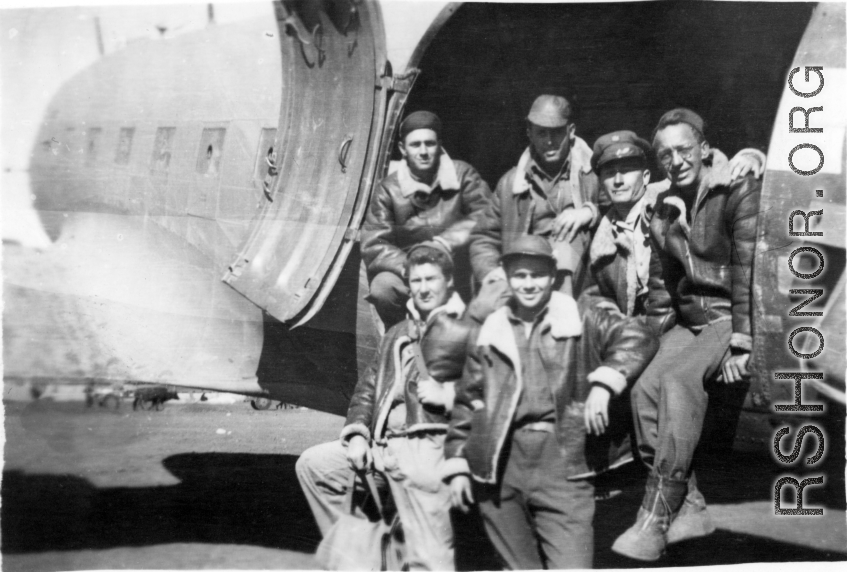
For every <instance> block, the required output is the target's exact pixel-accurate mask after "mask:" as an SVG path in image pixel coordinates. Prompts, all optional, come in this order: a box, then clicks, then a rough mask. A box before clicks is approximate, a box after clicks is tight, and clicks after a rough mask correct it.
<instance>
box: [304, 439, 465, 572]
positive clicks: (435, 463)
mask: <svg viewBox="0 0 847 572" xmlns="http://www.w3.org/2000/svg"><path fill="white" fill-rule="evenodd" d="M380 443H381V444H379V445H374V446H373V447H372V449H371V450H372V452H373V455H374V465H375V466H376V467H378V470H377V471H375V475H374V476H375V477H376V479H375V480H376V481H377V486H378V487H379V488H383V489H384V488H385V487H387V488H388V489H389V490H390V491H391V496H392V498H393V499H394V504H395V506H396V507H397V514H398V515H399V516H400V522H401V524H402V526H403V534H404V536H405V539H406V561H407V563H408V564H409V569H410V570H453V569H454V568H455V565H454V555H453V526H452V524H451V521H450V489H449V487H448V486H447V485H446V484H445V483H443V482H442V481H441V479H440V478H439V475H440V470H441V466H442V464H443V462H444V434H443V433H440V434H431V433H424V434H421V435H417V436H410V437H395V438H389V439H386V440H384V441H381V442H380ZM296 471H297V478H298V479H299V480H300V486H301V487H302V488H303V492H304V493H305V495H306V499H307V500H308V502H309V506H310V507H311V509H312V513H313V514H314V515H315V520H316V521H317V523H318V527H319V528H320V530H321V534H322V535H325V534H326V532H327V531H328V530H329V528H330V527H331V526H332V525H333V524H334V523H335V522H336V521H337V520H338V518H339V515H340V514H342V511H343V510H344V509H343V506H344V499H345V495H346V494H347V490H348V487H349V483H350V476H351V474H352V472H353V469H352V468H351V466H350V463H349V462H348V461H347V454H346V449H345V448H344V445H343V444H342V443H341V441H333V442H330V443H323V444H321V445H316V446H315V447H311V448H309V449H307V450H306V451H305V452H304V453H303V454H302V455H301V456H300V458H299V459H298V460H297V464H296ZM359 486H362V485H361V484H360V483H358V482H357V488H358V487H359ZM357 516H360V517H361V518H366V517H365V515H364V514H363V513H361V512H359V513H358V514H357Z"/></svg>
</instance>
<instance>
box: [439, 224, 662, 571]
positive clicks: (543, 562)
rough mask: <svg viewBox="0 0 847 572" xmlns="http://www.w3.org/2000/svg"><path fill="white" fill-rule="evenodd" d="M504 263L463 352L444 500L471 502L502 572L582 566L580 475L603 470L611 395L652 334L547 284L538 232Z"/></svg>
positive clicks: (589, 508)
mask: <svg viewBox="0 0 847 572" xmlns="http://www.w3.org/2000/svg"><path fill="white" fill-rule="evenodd" d="M502 264H503V268H504V271H505V274H506V276H507V284H508V286H509V289H510V295H509V298H508V300H507V302H506V304H505V305H503V306H502V307H500V308H499V309H498V310H496V311H494V312H493V313H492V314H490V315H489V316H488V317H487V318H486V320H485V322H484V323H483V325H482V327H481V328H480V330H479V335H478V337H477V339H476V343H475V344H473V345H472V347H471V349H470V351H469V353H468V360H467V363H466V365H465V372H464V374H463V376H462V379H461V380H460V381H459V383H458V384H457V388H456V397H455V403H454V405H453V412H452V416H451V419H450V429H449V431H448V434H447V441H446V443H445V453H446V456H447V460H446V461H445V463H444V467H443V469H442V474H443V476H444V479H445V480H447V481H448V482H449V483H450V490H451V497H452V502H453V506H455V507H457V508H459V509H460V510H467V509H468V507H469V505H470V504H471V503H473V502H474V501H476V502H478V503H479V509H480V513H481V515H482V518H483V522H484V524H485V528H486V531H487V532H488V536H489V538H490V539H491V541H492V543H493V544H494V546H495V548H496V549H497V553H498V555H499V556H500V558H501V560H502V562H503V564H504V566H505V567H506V568H507V569H513V570H514V569H540V568H589V567H591V565H592V562H593V556H594V545H593V541H594V540H593V539H594V533H593V528H592V519H593V515H594V486H593V484H592V483H591V481H590V480H589V479H588V477H590V476H592V475H593V474H595V473H596V472H597V471H601V470H603V469H605V468H607V467H608V466H609V462H610V457H609V452H610V451H609V447H608V445H609V443H608V441H607V440H606V439H605V435H604V433H605V430H606V427H607V426H608V424H609V415H608V406H609V402H610V400H611V399H613V398H614V396H617V395H619V394H620V393H621V391H623V390H624V389H625V388H626V387H627V384H628V383H629V382H631V381H634V379H635V378H636V377H637V376H638V375H639V374H640V373H641V371H642V370H643V369H644V367H645V366H646V365H647V363H648V362H649V361H650V359H651V358H652V357H653V354H654V353H655V352H656V349H657V347H658V340H657V339H656V337H655V335H654V334H653V333H652V332H651V330H650V328H649V327H648V326H647V325H646V324H643V323H642V322H639V321H637V320H634V319H631V318H627V317H625V316H623V315H621V314H620V313H619V312H608V311H605V310H602V309H596V308H593V307H588V306H578V305H577V303H576V302H575V301H574V299H573V298H572V297H571V296H569V295H567V294H564V293H561V292H556V291H554V280H555V274H556V268H557V264H556V258H555V257H554V255H553V248H552V247H551V244H550V241H549V240H548V239H547V238H544V237H541V236H534V235H524V236H521V237H517V238H515V239H514V240H511V241H510V242H509V243H508V245H507V246H506V249H505V252H504V254H503V256H502ZM471 479H473V480H474V481H475V483H474V486H473V487H472V486H471Z"/></svg>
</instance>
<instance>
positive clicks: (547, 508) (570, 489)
mask: <svg viewBox="0 0 847 572" xmlns="http://www.w3.org/2000/svg"><path fill="white" fill-rule="evenodd" d="M507 454H508V459H507V461H506V467H505V472H504V474H503V478H502V485H501V486H500V487H499V490H496V487H493V486H485V487H481V489H482V490H480V494H479V495H478V496H479V510H480V513H481V514H482V519H483V522H484V524H485V529H486V532H488V536H489V538H490V539H491V542H492V544H494V547H495V548H496V550H497V552H498V554H499V556H500V558H501V560H502V561H503V565H504V566H505V567H506V568H507V569H511V570H527V569H535V570H537V569H540V568H548V569H562V568H591V566H592V564H593V561H594V529H593V527H592V520H593V519H594V485H593V484H592V483H591V482H590V481H585V480H581V481H568V480H567V479H565V478H564V475H565V474H566V471H567V467H566V465H565V461H564V459H563V457H562V455H561V453H560V451H559V446H558V444H557V442H556V436H555V435H554V434H553V433H547V432H541V431H528V430H517V431H515V432H514V434H513V437H512V441H511V448H510V450H509V452H508V453H507Z"/></svg>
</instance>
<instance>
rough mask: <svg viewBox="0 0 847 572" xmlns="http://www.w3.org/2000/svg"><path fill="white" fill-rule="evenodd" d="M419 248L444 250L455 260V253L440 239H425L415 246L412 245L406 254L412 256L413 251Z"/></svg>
mask: <svg viewBox="0 0 847 572" xmlns="http://www.w3.org/2000/svg"><path fill="white" fill-rule="evenodd" d="M419 248H431V249H433V250H437V251H439V252H443V253H444V254H446V255H447V256H449V257H450V260H453V255H452V253H451V252H450V249H449V248H447V246H446V245H445V244H444V243H442V242H440V241H438V240H425V241H423V242H419V243H417V244H415V245H414V246H412V248H410V249H409V251H408V252H407V253H406V255H407V256H409V257H411V256H412V253H413V252H414V251H416V250H418V249H419Z"/></svg>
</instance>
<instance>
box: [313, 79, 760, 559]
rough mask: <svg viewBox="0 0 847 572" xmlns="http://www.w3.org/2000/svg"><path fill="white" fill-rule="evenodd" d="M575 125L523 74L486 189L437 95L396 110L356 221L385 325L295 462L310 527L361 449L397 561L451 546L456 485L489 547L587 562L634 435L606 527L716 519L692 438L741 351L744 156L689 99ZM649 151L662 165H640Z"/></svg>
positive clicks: (752, 213)
mask: <svg viewBox="0 0 847 572" xmlns="http://www.w3.org/2000/svg"><path fill="white" fill-rule="evenodd" d="M574 129H575V128H574V124H573V122H572V121H571V117H570V105H569V104H568V102H567V100H566V99H565V98H563V97H560V96H554V95H542V96H540V97H538V98H537V99H536V100H535V102H534V103H533V105H532V108H531V109H530V112H529V114H528V116H527V136H528V138H529V146H528V148H527V149H526V151H524V153H523V154H522V156H521V157H520V159H519V161H518V164H517V166H516V167H514V168H512V169H511V170H509V171H508V172H507V173H506V174H505V175H503V177H502V178H501V179H500V181H499V183H498V185H497V187H496V188H495V190H494V192H493V193H492V192H491V190H490V189H489V187H488V186H487V184H486V183H485V181H483V180H482V178H481V177H480V176H479V174H478V173H477V172H476V171H475V170H474V169H473V167H471V166H470V165H468V164H467V163H464V162H462V161H459V160H455V159H452V158H451V157H449V156H448V154H447V153H446V151H444V149H443V148H442V146H441V132H442V125H441V122H440V120H439V119H438V117H436V116H435V115H434V114H432V113H429V112H415V113H412V114H410V115H409V116H408V117H407V118H406V119H405V120H404V122H403V123H402V124H401V127H400V132H399V137H400V140H399V150H400V154H401V155H402V161H400V162H399V163H398V164H397V167H396V169H395V170H394V171H393V172H392V173H391V174H390V175H389V176H388V177H386V178H385V179H384V180H383V181H381V183H380V184H379V185H378V186H377V187H376V189H375V191H374V197H373V199H372V202H371V206H370V210H369V213H368V215H367V219H366V223H365V226H364V228H363V237H362V253H363V257H364V260H365V264H366V266H367V270H368V275H369V279H370V281H371V292H370V300H371V302H372V303H373V304H374V306H375V307H376V309H377V311H378V313H379V315H380V317H381V318H382V320H383V322H384V323H385V326H386V329H387V331H386V333H385V335H384V337H383V339H382V341H381V344H380V348H379V357H378V360H377V363H375V364H374V367H373V368H372V373H371V374H370V375H367V376H365V377H363V378H362V379H361V380H360V381H359V383H358V385H357V387H356V390H355V393H354V395H353V398H352V401H351V404H350V407H349V410H348V414H347V420H346V423H345V425H344V428H343V429H342V432H341V435H340V439H339V440H338V441H335V442H332V443H326V444H323V445H319V446H317V447H313V448H311V449H309V450H307V451H306V452H304V453H303V455H302V456H301V458H300V459H299V461H298V463H297V474H298V477H299V479H300V482H301V484H302V486H303V489H304V491H305V492H306V496H307V498H308V500H309V503H310V506H311V507H312V510H313V512H314V514H315V518H316V520H317V522H318V525H319V527H320V529H321V531H322V533H326V532H327V531H328V530H329V528H330V527H331V526H332V524H333V523H334V522H336V521H337V520H338V518H339V514H340V512H341V510H342V508H341V507H342V504H343V501H344V499H345V497H346V495H347V493H348V489H349V487H351V486H354V485H353V484H352V483H354V482H355V480H354V479H351V478H350V477H351V475H352V474H355V473H357V472H358V473H361V472H363V471H372V472H374V473H375V475H376V477H377V481H378V482H379V483H381V485H382V486H383V487H386V486H387V488H388V489H389V490H390V492H391V496H392V498H393V500H394V504H395V506H396V509H397V514H398V515H399V517H400V521H401V523H402V526H403V531H404V535H405V540H406V546H407V555H406V558H407V561H408V564H409V567H410V569H429V570H433V569H439V570H449V569H453V568H454V550H453V547H454V534H458V535H461V534H462V531H461V530H454V529H453V526H452V524H451V522H452V521H451V516H450V512H451V509H455V510H460V511H463V512H466V511H468V510H469V508H470V507H471V505H473V504H476V505H477V506H478V510H479V514H480V515H481V517H482V521H483V524H484V527H485V531H486V533H487V534H488V537H489V539H490V540H491V543H492V544H493V546H494V548H495V549H496V552H497V554H498V556H499V557H500V560H501V562H502V564H503V566H504V567H506V568H508V569H540V568H590V567H591V566H592V563H593V554H594V544H593V527H592V520H593V515H594V502H595V498H594V484H593V482H594V481H593V478H594V477H595V476H596V475H598V474H599V473H601V472H604V471H606V470H608V469H610V468H613V467H615V466H617V465H619V464H621V463H623V462H626V461H627V460H629V459H631V458H632V457H633V454H634V455H635V456H636V457H637V458H640V460H641V461H642V462H643V463H644V464H645V465H646V466H647V467H648V468H649V476H648V480H647V483H646V487H645V494H644V499H643V502H642V505H641V508H640V510H639V513H638V516H637V521H636V522H635V524H634V525H633V526H632V527H630V528H629V529H628V530H627V531H626V532H624V533H623V534H622V535H621V536H620V537H619V538H618V539H617V540H616V541H615V542H614V545H613V546H612V549H613V550H615V551H616V552H618V553H621V554H624V555H626V556H629V557H631V558H635V559H638V560H643V561H650V560H656V559H658V558H659V557H660V556H661V554H662V552H663V551H664V549H665V546H666V545H667V544H668V543H669V542H676V541H680V540H683V539H686V538H693V537H697V536H703V535H706V534H709V533H711V532H712V531H713V530H714V525H713V524H712V522H711V519H710V517H709V513H708V511H707V509H706V503H705V500H704V498H703V495H702V494H701V493H700V492H699V491H698V489H697V486H696V478H695V476H694V473H693V471H692V459H693V457H694V451H695V448H696V447H697V444H698V441H699V439H700V433H701V430H702V426H703V421H704V418H705V412H706V406H707V402H708V393H707V389H708V385H709V384H710V383H714V382H716V381H717V380H719V379H720V380H722V381H724V382H727V383H733V382H736V381H740V380H742V379H744V378H745V377H746V376H747V375H748V370H747V360H748V358H749V354H750V351H751V336H750V288H751V282H750V281H751V272H750V269H751V264H752V259H753V250H754V242H755V228H756V213H757V209H758V200H759V190H760V182H759V178H760V175H761V171H762V170H763V167H764V161H765V157H764V155H763V154H761V153H760V152H759V151H755V150H744V151H742V152H739V154H738V155H737V156H736V157H734V158H733V160H732V161H729V160H728V159H727V157H726V156H725V155H723V154H722V153H721V152H720V151H719V150H717V149H715V148H712V147H710V146H709V143H708V142H707V140H706V138H705V124H704V122H703V120H702V119H701V118H700V117H699V116H698V115H697V114H696V113H694V112H693V111H690V110H687V109H674V110H672V111H669V112H668V113H666V114H664V115H663V116H662V117H661V119H660V120H659V123H658V125H657V127H656V129H655V131H654V133H653V135H652V144H651V143H649V142H648V141H646V140H644V139H642V138H640V137H638V136H637V135H636V134H635V133H633V132H631V131H616V132H613V133H609V134H606V135H603V136H602V137H600V138H599V139H598V140H597V142H596V143H595V144H594V147H593V149H592V148H590V147H589V146H588V145H587V144H586V143H585V141H583V140H582V139H580V138H579V137H577V136H576V135H575V132H574ZM652 157H655V159H656V161H657V163H658V165H659V166H660V168H661V170H662V171H664V174H665V175H666V177H667V178H666V179H665V180H663V181H661V182H659V183H652V184H651V182H650V181H651V176H652V173H651V170H650V165H651V162H652V161H651V158H652ZM454 258H455V260H454ZM468 266H470V267H471V268H472V274H473V285H474V288H475V296H473V297H472V299H471V300H469V304H468V305H467V307H466V302H468V300H462V298H461V297H460V296H459V294H458V293H457V286H459V285H458V284H457V281H456V278H455V277H456V276H461V275H462V273H461V270H462V269H463V268H464V269H465V270H467V268H468ZM630 405H631V406H630ZM633 435H634V444H635V445H636V446H635V447H632V440H631V439H630V437H631V436H633ZM633 449H634V451H633Z"/></svg>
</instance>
